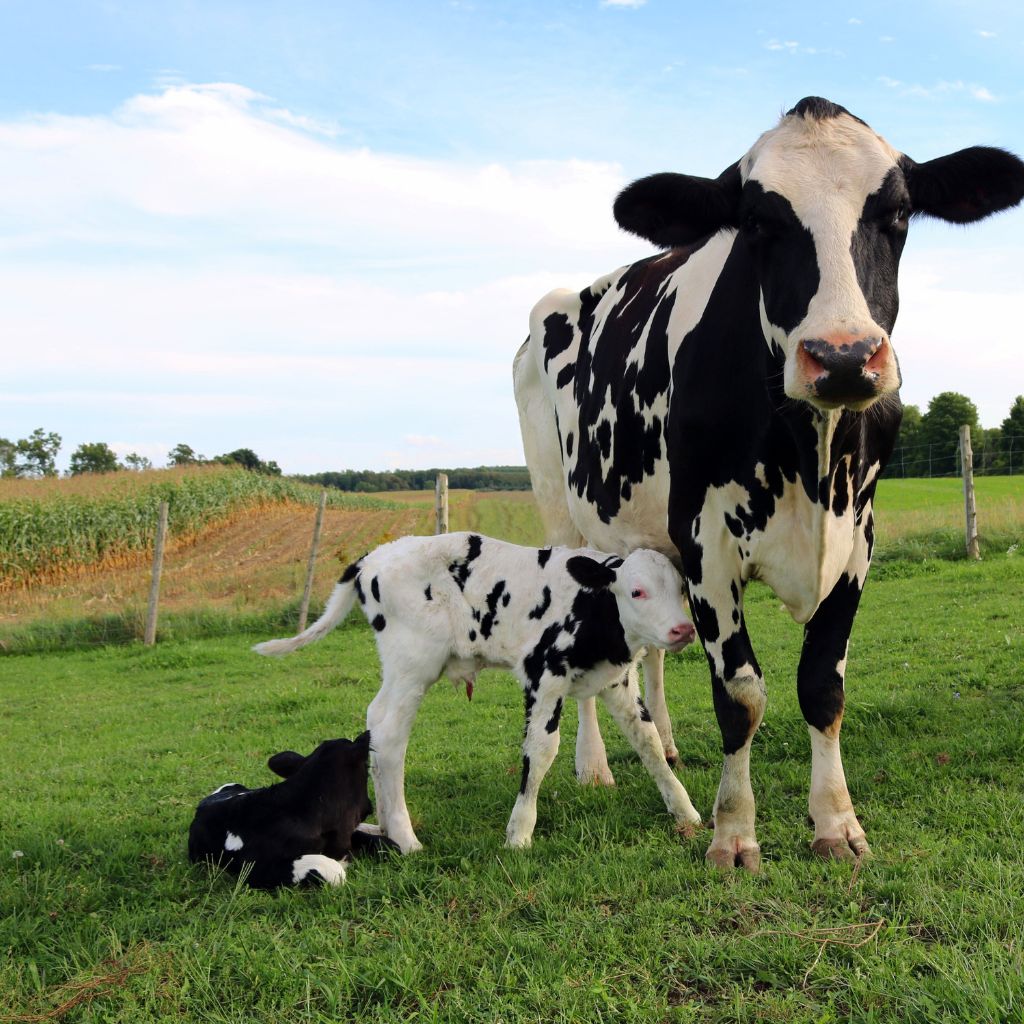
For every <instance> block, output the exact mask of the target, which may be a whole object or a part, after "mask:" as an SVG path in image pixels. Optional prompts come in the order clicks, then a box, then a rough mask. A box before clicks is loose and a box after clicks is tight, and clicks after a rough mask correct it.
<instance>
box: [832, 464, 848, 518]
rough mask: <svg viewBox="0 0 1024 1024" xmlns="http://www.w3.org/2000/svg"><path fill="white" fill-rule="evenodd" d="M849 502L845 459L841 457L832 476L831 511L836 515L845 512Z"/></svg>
mask: <svg viewBox="0 0 1024 1024" xmlns="http://www.w3.org/2000/svg"><path fill="white" fill-rule="evenodd" d="M849 504H850V493H849V481H848V480H847V476H846V460H845V459H841V460H840V461H839V465H838V466H836V472H835V476H834V477H833V478H832V513H833V515H836V516H842V515H844V514H845V512H846V509H847V508H848V506H849Z"/></svg>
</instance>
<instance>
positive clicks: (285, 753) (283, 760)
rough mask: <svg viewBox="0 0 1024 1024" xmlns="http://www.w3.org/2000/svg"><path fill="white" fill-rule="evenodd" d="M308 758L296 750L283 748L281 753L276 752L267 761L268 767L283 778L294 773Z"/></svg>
mask: <svg viewBox="0 0 1024 1024" xmlns="http://www.w3.org/2000/svg"><path fill="white" fill-rule="evenodd" d="M305 761H306V758H305V757H304V756H303V755H302V754H297V753H296V752H295V751H294V750H282V751H281V753H280V754H274V756H273V757H271V758H270V759H269V760H268V761H267V767H268V768H269V769H270V770H271V771H272V772H273V773H274V774H275V775H280V776H281V778H282V779H287V778H288V777H289V776H291V775H294V774H295V773H296V772H297V771H298V770H299V769H300V768H301V767H302V765H303V764H304V763H305Z"/></svg>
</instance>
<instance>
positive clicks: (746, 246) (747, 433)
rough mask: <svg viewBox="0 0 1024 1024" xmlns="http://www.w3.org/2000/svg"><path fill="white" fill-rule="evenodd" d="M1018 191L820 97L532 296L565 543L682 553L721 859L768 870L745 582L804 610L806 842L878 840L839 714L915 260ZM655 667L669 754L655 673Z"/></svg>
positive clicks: (593, 735)
mask: <svg viewBox="0 0 1024 1024" xmlns="http://www.w3.org/2000/svg"><path fill="white" fill-rule="evenodd" d="M1022 195H1024V164H1022V163H1021V161H1020V160H1019V159H1018V158H1017V157H1016V156H1014V155H1013V154H1011V153H1008V152H1005V151H1003V150H1000V149H994V148H987V147H973V148H970V149H964V150H961V151H959V152H956V153H953V154H951V155H949V156H943V157H938V158H936V159H933V160H929V161H926V162H923V163H918V162H917V161H915V160H912V159H911V158H910V157H908V156H906V155H905V154H902V153H900V152H899V151H898V150H896V149H894V148H893V147H892V146H890V145H889V143H887V142H886V141H885V140H884V139H882V138H881V137H880V136H879V135H877V134H876V133H875V132H874V131H872V129H871V128H870V127H869V126H868V125H867V124H866V123H865V122H864V121H862V120H860V119H859V118H857V117H855V116H853V115H852V114H850V113H849V111H847V110H846V109H844V108H843V107H840V106H838V105H836V104H834V103H831V102H829V101H828V100H824V99H821V98H819V97H808V98H806V99H803V100H801V101H800V102H799V103H797V105H796V106H795V107H793V108H792V109H791V110H789V111H788V112H787V113H786V114H785V115H784V116H783V117H782V118H781V119H780V121H779V123H778V124H777V125H776V127H774V128H772V129H770V130H769V131H767V132H765V133H764V134H763V135H762V136H761V137H760V138H759V139H758V140H757V141H756V142H755V143H754V145H753V146H752V147H751V149H750V150H749V151H748V152H747V153H746V154H745V155H744V156H743V157H741V158H740V159H739V160H738V161H737V162H736V163H734V164H732V165H731V166H729V167H728V168H726V170H724V171H723V172H722V173H721V174H720V175H719V176H718V177H717V178H714V179H709V178H701V177H694V176H691V175H685V174H675V173H664V174H655V175H653V176H651V177H647V178H642V179H640V180H639V181H635V182H633V183H632V184H630V185H628V186H627V187H626V188H625V189H624V190H623V191H622V192H621V193H620V194H619V196H618V197H617V198H616V200H615V203H614V215H615V218H616V220H617V221H618V223H619V225H620V226H621V227H622V228H624V229H625V230H627V231H630V232H632V233H634V234H636V235H639V236H640V237H641V238H644V239H646V240H648V241H650V242H652V243H654V244H655V245H656V246H658V247H659V248H660V249H661V250H662V251H660V252H659V253H657V254H656V255H653V256H650V257H648V258H646V259H642V260H640V261H638V262H636V263H633V264H631V265H629V266H626V267H622V268H620V269H618V270H616V271H614V272H613V273H611V274H609V275H607V276H605V277H602V278H600V279H599V280H597V281H596V282H595V283H594V284H592V285H591V286H590V287H588V288H584V289H583V290H582V291H580V292H573V291H565V290H559V291H554V292H552V293H550V294H549V295H547V296H545V297H544V298H543V299H541V300H540V302H539V303H538V304H537V305H536V307H535V308H534V309H533V311H532V313H531V316H530V334H529V338H528V339H527V341H526V343H525V344H524V345H523V346H522V348H520V350H519V352H518V353H517V355H516V357H515V363H514V383H515V394H516V402H517V405H518V409H519V417H520V423H521V428H522V436H523V444H524V448H525V451H526V459H527V463H528V465H529V469H530V474H531V478H532V482H533V489H534V493H535V495H536V498H537V501H538V504H539V506H540V510H541V513H542V516H543V518H544V523H545V528H546V530H547V534H548V538H547V539H548V540H549V541H550V542H553V543H560V544H579V543H584V542H585V543H587V544H590V545H593V546H594V547H598V548H602V549H604V550H608V551H616V552H618V553H619V554H620V555H622V554H626V553H628V552H629V551H632V550H634V549H636V548H640V547H643V548H651V549H654V550H657V551H661V552H663V553H664V554H666V555H667V556H669V557H670V558H672V559H673V560H674V561H675V562H676V564H678V565H679V566H681V568H682V570H683V574H684V576H685V579H686V583H687V588H688V592H689V598H690V605H691V610H692V614H693V619H694V623H695V625H696V627H697V633H698V635H699V636H700V639H701V642H702V644H703V646H704V649H705V653H706V657H707V661H708V665H709V668H710V672H711V685H712V696H713V701H714V708H715V713H716V716H717V719H718V724H719V727H720V730H721V735H722V749H723V755H724V763H723V770H722V776H721V782H720V785H719V788H718V794H717V797H716V799H715V803H714V808H713V812H712V817H713V824H714V838H713V841H712V842H711V845H710V847H709V849H708V851H707V859H708V860H709V861H710V862H711V863H712V864H714V865H717V866H718V867H721V868H732V867H743V868H746V869H748V870H751V871H756V870H758V868H759V866H760V847H759V846H758V842H757V838H756V835H755V827H754V826H755V814H754V795H753V791H752V789H751V784H750V767H749V766H750V747H751V741H752V739H753V736H754V734H755V732H756V730H757V728H758V725H759V724H760V722H761V719H762V716H763V714H764V710H765V704H766V690H765V684H764V678H763V676H762V673H761V669H760V667H759V666H758V663H757V659H756V657H755V655H754V650H753V647H752V646H751V642H750V638H749V637H748V635H747V629H746V625H745V622H744V617H743V592H744V586H745V584H746V583H747V581H748V580H751V579H759V580H762V581H764V582H765V583H766V584H767V585H768V586H769V587H771V589H772V590H773V591H774V592H775V593H776V594H777V595H778V597H779V598H780V600H781V601H782V602H783V604H784V605H785V607H786V608H787V609H788V610H789V612H790V614H791V615H792V617H793V618H794V619H795V620H796V621H797V622H798V623H801V624H803V626H804V641H803V649H802V652H801V656H800V662H799V668H798V672H797V691H798V695H799V701H800V707H801V710H802V712H803V715H804V717H805V719H806V721H807V724H808V728H809V731H810V740H811V783H810V793H809V799H808V807H809V811H810V817H811V819H813V822H814V839H813V843H812V848H813V850H814V851H815V852H816V853H817V854H818V855H820V856H822V857H824V858H826V859H828V858H843V859H851V858H858V857H860V856H862V855H864V854H866V853H868V852H869V848H868V843H867V841H866V839H865V835H864V830H863V828H862V827H861V825H860V822H859V821H858V819H857V816H856V814H855V812H854V808H853V804H852V802H851V799H850V795H849V792H848V789H847V785H846V781H845V775H844V771H843V764H842V759H841V756H840V744H839V733H840V725H841V723H842V718H843V707H844V674H845V669H846V654H847V645H848V641H849V637H850V630H851V627H852V624H853V620H854V616H855V614H856V611H857V605H858V602H859V599H860V595H861V590H862V588H863V586H864V581H865V578H866V576H867V572H868V566H869V564H870V561H871V549H872V542H873V526H872V522H873V518H872V502H873V497H874V493H875V486H876V482H877V480H878V477H879V474H880V473H881V472H882V470H883V468H884V467H885V465H886V462H887V460H888V458H889V456H890V453H891V451H892V448H893V444H894V440H895V437H896V433H897V430H898V428H899V423H900V418H901V414H902V406H901V404H900V400H899V396H898V389H899V387H900V384H901V378H900V370H899V365H898V362H897V359H896V354H895V352H894V350H893V347H892V341H891V333H892V329H893V325H894V323H895V321H896V313H897V308H898V304H899V300H898V294H897V280H896V278H897V268H898V264H899V259H900V254H901V252H902V250H903V245H904V241H905V240H906V235H907V227H908V222H909V220H910V219H911V218H912V217H915V216H931V217H937V218H940V219H942V220H946V221H949V222H952V223H955V224H968V223H971V222H973V221H977V220H980V219H982V218H983V217H986V216H988V215H989V214H992V213H995V212H997V211H999V210H1004V209H1007V208H1009V207H1012V206H1015V205H1016V204H1017V203H1018V202H1020V200H1021V198H1022ZM651 660H653V659H649V660H648V662H647V663H645V669H646V668H648V667H649V666H650V661H651ZM654 667H655V668H656V669H660V665H658V664H657V663H655V666H654ZM653 682H654V689H655V693H654V695H653V696H652V693H651V685H650V683H649V684H648V701H649V703H651V705H652V707H651V712H652V715H654V717H655V720H656V721H657V722H658V723H659V724H660V725H661V726H662V728H661V732H662V737H663V741H664V746H665V749H666V751H667V752H668V753H670V754H671V753H673V752H674V749H675V748H674V744H673V743H672V739H671V730H670V727H669V724H668V714H667V711H666V710H665V708H664V694H663V691H662V692H659V691H658V686H659V684H660V672H657V673H656V679H655V680H654V681H653ZM580 721H581V727H580V733H579V736H578V740H577V768H578V771H579V773H580V774H581V776H586V777H592V778H595V779H597V780H598V781H602V780H604V781H607V780H608V779H610V773H609V772H608V768H607V762H606V760H605V758H604V750H603V746H602V744H601V741H600V735H599V733H598V732H597V721H596V717H595V716H594V709H593V707H592V705H590V706H588V705H586V704H581V706H580Z"/></svg>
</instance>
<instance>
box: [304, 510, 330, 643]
mask: <svg viewBox="0 0 1024 1024" xmlns="http://www.w3.org/2000/svg"><path fill="white" fill-rule="evenodd" d="M326 506H327V492H326V491H321V492H320V504H319V505H318V506H317V509H316V522H315V523H314V524H313V543H312V544H311V545H310V547H309V564H308V565H307V566H306V585H305V586H304V587H303V588H302V603H301V604H300V605H299V632H300V633H301V632H302V631H303V630H304V629H305V628H306V619H307V618H308V617H309V598H310V595H311V594H312V593H313V571H314V570H315V569H316V549H317V548H318V547H319V546H320V528H321V527H322V526H323V524H324V508H325V507H326Z"/></svg>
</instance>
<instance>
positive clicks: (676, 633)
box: [668, 622, 697, 644]
mask: <svg viewBox="0 0 1024 1024" xmlns="http://www.w3.org/2000/svg"><path fill="white" fill-rule="evenodd" d="M696 635H697V630H696V629H694V628H693V623H692V622H680V623H679V625H678V626H673V627H672V628H671V629H670V630H669V631H668V638H669V640H670V641H671V642H672V643H673V644H688V643H691V642H692V641H693V638H694V637H695V636H696Z"/></svg>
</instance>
